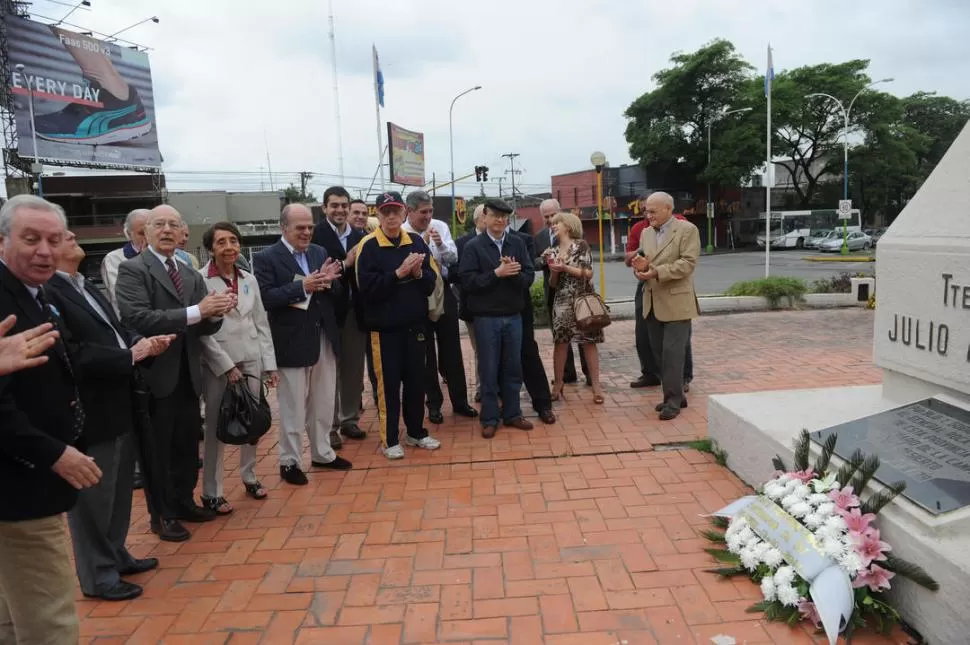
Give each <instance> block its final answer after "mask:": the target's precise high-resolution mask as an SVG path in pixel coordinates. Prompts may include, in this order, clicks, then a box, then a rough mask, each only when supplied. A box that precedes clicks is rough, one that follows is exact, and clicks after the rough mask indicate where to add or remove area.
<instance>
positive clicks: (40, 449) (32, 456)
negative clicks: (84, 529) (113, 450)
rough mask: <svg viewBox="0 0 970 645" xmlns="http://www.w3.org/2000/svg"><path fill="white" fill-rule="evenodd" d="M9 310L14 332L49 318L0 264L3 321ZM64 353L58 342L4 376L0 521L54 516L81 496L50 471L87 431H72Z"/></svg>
mask: <svg viewBox="0 0 970 645" xmlns="http://www.w3.org/2000/svg"><path fill="white" fill-rule="evenodd" d="M48 299H49V298H48ZM55 307H56V305H55ZM10 314H14V315H16V316H17V323H16V325H14V328H13V329H11V330H10V331H9V332H8V334H10V335H13V334H19V333H20V332H22V331H26V330H27V329H30V328H31V327H36V326H37V325H40V324H42V323H45V322H47V320H48V315H47V314H46V313H44V312H43V311H42V310H41V308H40V305H38V304H37V301H36V300H35V299H34V297H33V296H31V294H30V292H29V291H27V287H25V286H24V285H23V283H22V282H20V280H18V279H17V278H16V277H15V276H14V275H13V274H12V273H10V270H9V269H7V267H6V266H5V265H4V264H2V263H0V320H2V319H3V318H6V317H7V316H9V315H10ZM66 355H67V354H66V350H65V347H64V345H63V343H62V342H61V341H58V342H57V343H56V344H55V345H54V347H52V348H51V349H49V350H48V351H47V356H49V359H48V361H47V362H46V363H44V364H43V365H40V366H38V367H34V368H31V369H28V370H22V371H20V372H14V373H12V374H7V375H5V376H0V490H2V491H4V493H3V494H2V495H0V521H2V522H15V521H22V520H32V519H40V518H43V517H50V516H53V515H57V514H59V513H64V512H65V511H68V510H70V509H71V507H73V506H74V503H75V502H76V501H77V491H76V490H75V489H74V487H73V486H71V485H70V484H68V483H67V480H65V479H62V478H61V477H60V476H59V475H57V474H56V473H55V472H54V471H53V470H51V466H53V465H54V463H55V462H56V461H57V460H58V459H60V457H61V455H62V454H63V453H64V450H65V448H66V447H67V446H69V445H78V447H79V448H81V447H83V446H82V445H80V444H82V440H83V435H81V437H75V436H74V434H75V432H74V428H73V425H74V424H73V421H74V408H73V406H74V405H75V404H78V405H80V402H78V401H76V399H75V394H76V390H75V388H74V379H73V377H72V376H71V370H70V366H69V365H68V363H67V362H66V361H65V360H64V357H65V356H66Z"/></svg>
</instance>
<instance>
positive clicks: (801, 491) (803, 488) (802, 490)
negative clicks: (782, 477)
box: [792, 484, 812, 500]
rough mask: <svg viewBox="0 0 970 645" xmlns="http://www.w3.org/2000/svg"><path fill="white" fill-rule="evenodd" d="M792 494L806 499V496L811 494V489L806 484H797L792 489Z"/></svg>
mask: <svg viewBox="0 0 970 645" xmlns="http://www.w3.org/2000/svg"><path fill="white" fill-rule="evenodd" d="M792 494H793V495H798V496H799V497H801V498H802V499H803V500H804V499H808V496H809V495H811V494H812V489H811V488H809V487H808V484H799V485H798V486H796V487H795V490H793V491H792Z"/></svg>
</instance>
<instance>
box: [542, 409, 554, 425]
mask: <svg viewBox="0 0 970 645" xmlns="http://www.w3.org/2000/svg"><path fill="white" fill-rule="evenodd" d="M539 418H540V419H541V420H542V422H543V423H545V424H546V425H551V424H553V423H555V422H556V415H555V414H553V413H552V410H543V411H542V412H540V413H539Z"/></svg>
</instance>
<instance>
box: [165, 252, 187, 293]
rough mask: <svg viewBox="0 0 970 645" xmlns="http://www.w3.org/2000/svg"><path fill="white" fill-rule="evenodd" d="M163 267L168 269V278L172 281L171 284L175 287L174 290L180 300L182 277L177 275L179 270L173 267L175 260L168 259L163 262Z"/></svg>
mask: <svg viewBox="0 0 970 645" xmlns="http://www.w3.org/2000/svg"><path fill="white" fill-rule="evenodd" d="M165 265H166V266H167V267H168V277H170V278H171V279H172V284H174V285H175V290H176V291H177V292H178V294H179V298H182V296H183V294H182V276H181V274H179V269H178V267H177V266H175V260H173V259H172V258H169V259H167V260H165Z"/></svg>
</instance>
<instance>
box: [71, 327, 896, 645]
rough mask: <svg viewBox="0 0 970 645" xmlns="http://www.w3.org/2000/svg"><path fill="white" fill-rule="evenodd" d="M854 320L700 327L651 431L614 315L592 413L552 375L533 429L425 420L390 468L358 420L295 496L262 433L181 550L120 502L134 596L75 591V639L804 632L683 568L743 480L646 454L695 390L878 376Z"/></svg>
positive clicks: (579, 637) (685, 453)
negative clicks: (546, 410)
mask: <svg viewBox="0 0 970 645" xmlns="http://www.w3.org/2000/svg"><path fill="white" fill-rule="evenodd" d="M871 328H872V316H871V312H865V311H861V310H846V311H829V312H822V311H812V312H800V313H773V314H752V315H735V316H724V317H713V316H712V317H706V318H703V319H701V320H700V321H698V323H697V325H696V328H695V332H694V351H695V356H696V359H695V360H696V362H697V368H696V381H695V383H694V389H693V392H692V393H691V400H690V404H691V407H690V408H688V409H687V410H685V411H684V414H683V415H681V417H680V418H679V419H677V420H676V421H674V422H672V423H667V424H661V423H660V422H659V421H657V420H656V416H655V413H653V412H652V408H653V405H654V403H655V402H656V401H657V400H658V396H659V395H658V393H657V392H656V390H650V391H646V392H633V391H631V390H630V389H629V387H628V382H629V380H630V379H631V378H632V377H633V376H634V375H635V372H636V358H635V355H634V353H633V343H632V331H633V329H632V322H618V323H615V324H614V325H613V326H611V327H610V328H609V329H608V330H607V332H608V333H607V338H608V342H607V343H606V344H605V345H604V346H603V348H602V349H603V372H604V378H603V380H604V384H605V388H606V391H607V402H606V404H605V405H602V406H595V405H593V404H592V402H591V393H590V391H589V389H588V388H585V387H577V386H573V387H571V388H569V389H567V397H568V399H567V400H566V401H565V402H564V403H560V404H558V407H557V410H556V412H557V414H558V415H559V422H558V423H557V424H555V425H553V426H541V425H540V426H537V428H536V429H535V430H534V431H533V432H531V433H525V432H521V431H514V432H513V431H502V430H500V432H499V434H498V435H497V436H496V437H495V438H494V439H493V440H492V441H487V440H485V439H482V438H481V436H480V434H479V433H478V428H477V425H476V424H473V423H471V422H467V421H460V422H459V421H456V420H455V419H453V418H451V417H450V416H446V423H445V425H443V426H441V427H440V428H437V429H435V430H434V431H435V434H436V435H437V436H438V437H439V438H440V439H442V443H443V445H442V449H441V450H439V451H436V452H434V453H425V452H419V451H409V452H408V455H407V457H406V458H405V459H404V460H403V461H400V462H395V463H394V464H393V465H391V464H388V462H387V461H386V460H385V459H384V458H383V457H382V456H381V455H380V453H379V451H378V448H377V442H376V438H374V435H375V434H376V432H372V433H371V437H372V438H368V439H367V440H366V441H364V442H362V443H357V444H350V445H348V446H347V447H346V448H345V449H344V450H343V451H342V454H343V455H344V456H347V457H349V458H351V459H353V461H354V463H355V466H356V469H355V470H353V471H351V472H348V473H343V474H341V473H319V472H315V473H313V474H311V476H310V477H311V482H310V485H309V486H307V487H304V488H295V487H290V486H281V484H280V481H279V476H278V474H277V470H276V457H275V454H276V447H275V443H274V442H271V441H264V442H263V444H261V445H262V449H261V459H260V462H259V465H258V469H257V470H258V473H259V475H260V478H261V479H262V481H263V483H264V484H265V485H266V486H268V487H269V488H270V489H272V490H271V494H270V497H269V499H267V500H265V501H262V502H257V501H254V500H249V499H247V498H245V496H244V494H243V490H242V488H241V486H240V485H239V483H238V480H237V479H236V473H235V472H230V473H227V478H226V483H227V491H228V497H229V498H230V500H231V501H232V502H233V503H234V504H235V505H236V512H235V513H234V514H233V515H232V516H230V517H228V518H225V519H220V520H218V521H215V522H210V523H208V524H204V525H201V526H198V527H193V528H194V530H193V537H192V539H191V540H190V541H189V542H186V543H183V544H170V543H160V542H159V541H158V540H157V539H156V538H155V536H153V535H152V534H150V533H149V531H148V518H147V516H146V515H145V510H144V504H143V502H142V496H141V493H137V494H136V508H135V516H134V518H133V526H132V531H131V537H130V541H131V543H132V545H133V546H132V551H133V552H134V553H135V554H136V555H138V556H147V555H154V556H158V557H159V558H160V560H161V568H160V569H159V570H158V571H156V572H151V573H148V574H145V575H142V576H140V577H138V578H136V579H135V580H136V581H137V582H139V583H141V584H143V585H144V587H145V595H144V597H142V598H140V599H138V600H135V601H132V602H121V603H106V602H96V601H91V600H85V599H83V598H82V597H81V596H80V595H79V596H78V598H79V604H78V609H79V612H80V613H81V614H82V616H83V619H82V634H83V639H82V641H83V642H85V643H99V644H102V643H165V644H168V645H175V644H183V643H214V644H225V643H230V644H232V645H242V644H245V643H249V644H255V643H262V644H273V645H275V644H277V643H280V644H287V643H302V644H308V645H309V644H315V643H321V644H327V645H342V644H354V645H362V644H365V643H366V644H369V645H379V644H385V643H395V644H397V643H407V644H410V643H416V644H417V643H467V644H471V643H475V644H479V643H480V644H485V643H514V644H516V645H532V644H537V645H539V644H542V643H546V644H548V645H567V644H577V645H599V644H604V645H605V644H610V645H613V644H620V643H625V644H628V645H639V644H642V643H660V644H662V645H666V644H668V643H678V644H680V643H698V644H702V643H703V644H706V643H711V642H713V641H712V640H711V639H712V637H715V636H717V635H728V636H731V637H733V638H734V639H736V642H737V643H738V644H740V643H750V644H754V643H821V642H822V641H821V639H819V638H817V637H812V636H810V635H809V634H808V633H807V632H806V631H803V630H802V629H798V630H792V629H789V628H787V627H783V626H780V625H776V624H766V623H765V622H764V621H762V620H760V616H759V615H756V614H748V613H746V612H745V609H746V608H747V607H748V606H749V605H750V604H751V603H752V602H754V601H755V600H756V599H757V598H758V590H757V588H756V587H755V586H754V585H753V584H750V583H748V582H745V581H734V582H732V581H719V580H717V579H716V578H715V577H714V576H713V575H711V574H708V573H705V572H704V569H705V568H707V567H710V566H711V564H712V563H711V560H710V558H709V557H708V556H707V555H706V554H705V553H704V552H703V551H702V549H703V548H704V547H705V546H706V544H705V541H704V540H703V539H701V538H700V537H699V536H698V534H697V530H698V529H701V528H704V527H706V526H707V524H708V523H707V520H706V519H704V518H701V517H699V516H700V514H702V513H705V512H710V511H712V510H715V509H716V508H718V507H720V506H721V505H723V504H725V503H726V502H727V501H729V500H731V499H732V498H734V497H736V496H738V495H740V494H742V493H743V492H744V488H743V486H742V485H741V483H740V482H739V481H738V480H737V479H736V478H735V477H734V476H733V475H732V474H731V473H729V472H728V471H727V470H726V469H724V468H721V467H719V466H717V465H715V464H714V463H712V461H711V459H710V457H709V456H708V455H705V454H701V453H698V452H696V451H693V450H683V449H680V447H678V446H676V445H667V446H664V445H663V444H672V443H675V442H679V441H684V440H689V439H692V438H697V437H701V436H704V435H705V433H706V419H705V410H706V398H707V396H708V395H709V394H711V393H720V392H740V391H749V390H760V389H768V388H794V387H817V386H830V385H842V384H860V383H873V382H878V379H879V372H878V371H877V370H875V369H874V368H873V367H872V365H871V363H870V356H871V349H870V347H871ZM548 340H549V336H548V333H547V332H542V341H543V342H547V343H548ZM835 348H838V349H839V350H840V352H839V353H838V354H836V355H835V356H834V357H833V349H835ZM466 349H467V347H466ZM546 353H547V354H551V352H546ZM525 407H526V408H527V409H528V405H526V406H525ZM446 408H447V406H446ZM446 412H447V409H446ZM364 420H365V422H366V423H365V425H367V426H372V425H373V421H374V417H373V412H372V411H370V410H368V411H367V413H366V415H365V419H364ZM227 453H228V454H227V459H226V463H227V467H228V466H229V465H230V464H232V463H233V461H234V458H235V455H234V453H233V452H232V451H227ZM856 642H858V643H904V642H906V640H905V638H904V637H903V636H901V635H897V636H894V637H892V638H883V637H879V638H876V637H864V638H860V639H859V640H857V641H856Z"/></svg>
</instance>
